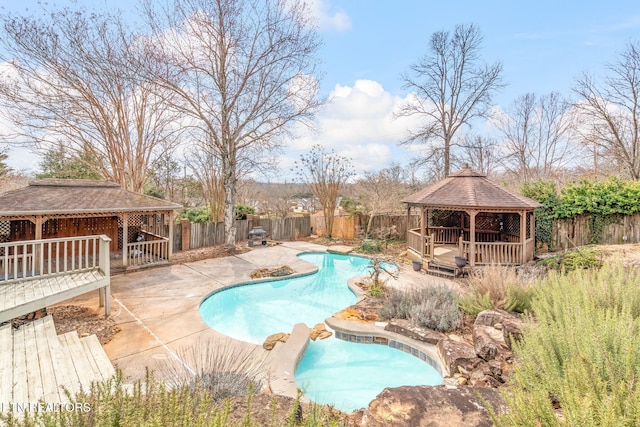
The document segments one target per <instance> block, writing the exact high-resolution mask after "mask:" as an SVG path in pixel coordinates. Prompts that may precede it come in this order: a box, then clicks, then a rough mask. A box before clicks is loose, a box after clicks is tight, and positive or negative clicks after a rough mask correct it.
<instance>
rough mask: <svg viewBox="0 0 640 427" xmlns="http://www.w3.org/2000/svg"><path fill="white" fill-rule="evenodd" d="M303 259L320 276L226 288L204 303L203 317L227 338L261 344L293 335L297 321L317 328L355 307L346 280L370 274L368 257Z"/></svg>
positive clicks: (325, 255)
mask: <svg viewBox="0 0 640 427" xmlns="http://www.w3.org/2000/svg"><path fill="white" fill-rule="evenodd" d="M298 257H299V258H300V259H303V260H305V261H308V262H310V263H312V264H315V265H317V266H318V268H319V269H318V272H317V273H315V274H311V275H308V276H303V277H294V278H290V279H280V280H272V281H268V282H260V283H251V284H246V285H242V286H236V287H233V288H227V289H224V290H222V291H220V292H216V293H214V294H212V295H210V296H208V297H207V298H206V299H205V300H204V301H203V302H202V303H201V304H200V315H201V316H202V318H203V319H204V321H205V322H206V323H207V324H208V325H209V326H211V327H212V328H213V329H215V330H217V331H219V332H221V333H223V334H225V335H227V336H230V337H232V338H235V339H238V340H241V341H246V342H250V343H253V344H262V343H263V342H264V340H265V338H267V337H268V336H269V335H271V334H275V333H278V332H286V333H289V332H291V329H293V326H294V325H295V324H296V323H300V322H303V323H306V324H307V325H308V326H310V327H313V325H315V324H316V323H320V322H324V319H326V318H327V317H329V316H331V315H332V314H334V313H336V312H338V311H340V310H342V309H344V308H346V307H348V306H349V305H352V304H355V303H356V301H357V298H356V296H355V294H354V293H353V292H352V291H351V290H350V289H349V287H348V286H347V278H349V277H354V276H361V275H363V274H366V272H367V270H368V267H369V260H368V259H367V258H364V257H358V256H347V255H339V254H329V253H315V252H314V253H303V254H300V255H298Z"/></svg>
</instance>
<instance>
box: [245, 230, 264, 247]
mask: <svg viewBox="0 0 640 427" xmlns="http://www.w3.org/2000/svg"><path fill="white" fill-rule="evenodd" d="M256 242H261V243H262V244H263V245H266V244H267V232H266V231H264V228H262V227H260V226H258V227H253V228H252V229H251V230H250V231H249V247H252V246H253V245H254V244H255V243H256Z"/></svg>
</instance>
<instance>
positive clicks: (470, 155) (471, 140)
mask: <svg viewBox="0 0 640 427" xmlns="http://www.w3.org/2000/svg"><path fill="white" fill-rule="evenodd" d="M460 147H461V148H462V153H461V155H460V160H461V161H462V163H464V164H466V165H468V166H469V167H470V168H471V169H474V170H476V171H478V172H481V173H484V174H489V173H491V172H492V171H493V170H495V167H496V166H497V165H498V162H499V160H500V157H499V154H498V141H496V140H495V139H494V138H488V137H485V136H482V135H473V136H471V135H467V136H465V137H464V138H463V139H462V141H461V142H460Z"/></svg>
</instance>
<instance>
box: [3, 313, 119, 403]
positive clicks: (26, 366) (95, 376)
mask: <svg viewBox="0 0 640 427" xmlns="http://www.w3.org/2000/svg"><path fill="white" fill-rule="evenodd" d="M0 354H2V357H1V358H0V378H2V381H1V382H0V407H2V408H3V410H4V412H8V411H12V412H23V411H24V410H25V409H26V410H27V411H28V412H33V411H35V409H34V408H28V407H27V405H36V404H37V403H38V402H39V401H43V402H45V403H49V404H54V405H55V404H64V403H66V402H68V401H69V399H68V398H67V397H66V395H65V392H64V390H65V389H67V390H68V391H70V392H71V393H76V392H78V391H79V390H80V388H82V389H84V390H88V388H89V387H90V386H91V383H92V382H95V381H102V380H106V379H108V378H110V377H111V376H112V375H114V374H115V369H114V367H113V365H112V364H111V362H110V361H109V359H108V357H107V355H106V354H105V352H104V350H103V349H102V346H101V345H100V342H99V341H98V338H97V337H96V336H95V335H90V336H87V337H83V338H79V337H78V334H77V333H76V331H72V332H68V333H66V334H63V335H57V334H56V329H55V325H54V323H53V318H52V317H51V316H45V317H43V318H41V319H37V320H34V321H33V322H31V323H27V324H25V325H22V326H20V328H19V329H14V328H13V327H12V326H11V324H6V325H3V326H0ZM12 405H13V406H12Z"/></svg>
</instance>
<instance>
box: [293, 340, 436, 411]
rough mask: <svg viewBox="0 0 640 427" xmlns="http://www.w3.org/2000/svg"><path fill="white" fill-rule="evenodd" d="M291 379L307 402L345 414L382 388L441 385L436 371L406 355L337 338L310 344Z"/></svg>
mask: <svg viewBox="0 0 640 427" xmlns="http://www.w3.org/2000/svg"><path fill="white" fill-rule="evenodd" d="M295 378H296V384H298V387H299V388H300V389H301V390H302V392H303V393H304V395H305V396H307V397H308V398H309V399H310V400H312V401H314V402H316V403H321V404H327V405H333V406H335V407H336V408H337V409H340V410H342V411H345V412H350V411H354V410H356V409H359V408H364V407H366V406H367V405H368V404H369V402H371V401H372V400H373V399H375V397H376V395H377V394H378V393H380V392H381V391H382V390H383V389H384V388H385V387H399V386H403V385H408V386H411V385H438V384H441V383H442V376H441V375H440V374H439V373H438V371H436V370H435V369H434V368H433V367H432V366H431V365H429V364H428V363H426V362H424V361H422V360H420V359H418V358H417V357H414V356H412V355H410V354H408V353H405V352H403V351H400V350H397V349H395V348H391V347H387V346H386V345H380V344H356V343H353V342H347V341H343V340H340V339H337V338H329V339H326V340H322V341H315V342H314V341H311V342H310V343H309V348H308V349H307V352H306V353H305V354H304V357H303V358H302V360H301V361H300V364H299V365H298V368H297V369H296V374H295Z"/></svg>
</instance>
